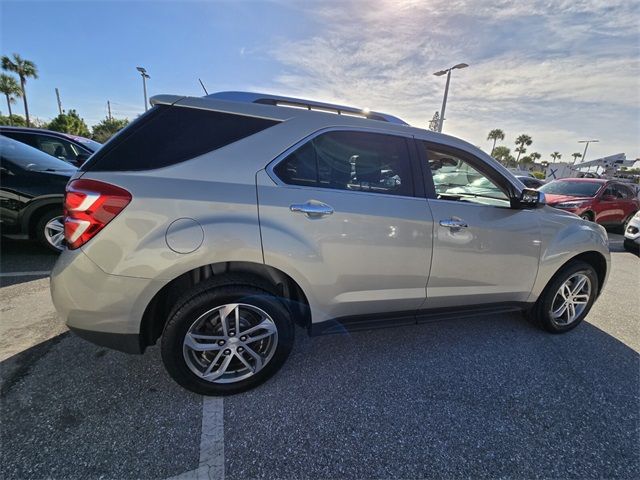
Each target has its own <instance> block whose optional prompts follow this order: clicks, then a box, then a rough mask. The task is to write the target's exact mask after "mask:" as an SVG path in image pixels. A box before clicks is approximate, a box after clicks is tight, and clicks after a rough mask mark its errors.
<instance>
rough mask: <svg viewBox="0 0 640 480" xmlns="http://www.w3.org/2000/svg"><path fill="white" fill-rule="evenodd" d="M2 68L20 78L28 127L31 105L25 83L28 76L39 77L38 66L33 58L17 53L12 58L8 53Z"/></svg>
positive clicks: (3, 59) (4, 57) (4, 56)
mask: <svg viewBox="0 0 640 480" xmlns="http://www.w3.org/2000/svg"><path fill="white" fill-rule="evenodd" d="M2 69H3V70H6V71H8V72H13V73H15V74H17V75H18V77H19V78H20V89H21V90H22V101H23V102H24V116H25V118H26V120H27V127H28V126H30V125H31V123H30V121H29V106H28V105H27V92H26V90H25V85H26V83H27V78H38V68H37V67H36V64H35V63H33V62H32V61H31V60H25V59H24V58H22V57H21V56H20V55H18V54H17V53H14V54H13V57H12V58H10V57H8V56H6V55H3V57H2Z"/></svg>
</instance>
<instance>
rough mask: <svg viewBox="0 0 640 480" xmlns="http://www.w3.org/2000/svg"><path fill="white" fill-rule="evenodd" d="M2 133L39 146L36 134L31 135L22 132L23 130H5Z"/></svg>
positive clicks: (33, 145) (36, 146)
mask: <svg viewBox="0 0 640 480" xmlns="http://www.w3.org/2000/svg"><path fill="white" fill-rule="evenodd" d="M2 135H4V136H5V137H9V138H13V139H14V140H17V141H19V142H22V143H25V144H27V145H30V146H32V147H35V148H38V143H37V142H36V137H35V135H30V134H28V133H22V132H14V131H11V130H5V131H3V132H2Z"/></svg>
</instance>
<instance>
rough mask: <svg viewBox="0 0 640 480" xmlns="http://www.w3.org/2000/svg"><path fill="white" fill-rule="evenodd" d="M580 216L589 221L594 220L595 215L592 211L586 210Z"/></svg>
mask: <svg viewBox="0 0 640 480" xmlns="http://www.w3.org/2000/svg"><path fill="white" fill-rule="evenodd" d="M580 218H581V219H583V220H586V221H588V222H593V221H594V215H593V213H591V212H584V213H583V214H582V215H580Z"/></svg>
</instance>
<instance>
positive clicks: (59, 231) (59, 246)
mask: <svg viewBox="0 0 640 480" xmlns="http://www.w3.org/2000/svg"><path fill="white" fill-rule="evenodd" d="M44 238H45V239H46V240H47V242H49V245H51V246H52V247H53V248H55V249H56V250H60V251H62V250H63V248H64V244H63V242H64V217H63V216H62V215H60V216H58V217H53V218H52V219H51V220H49V221H48V222H47V224H46V225H45V226H44Z"/></svg>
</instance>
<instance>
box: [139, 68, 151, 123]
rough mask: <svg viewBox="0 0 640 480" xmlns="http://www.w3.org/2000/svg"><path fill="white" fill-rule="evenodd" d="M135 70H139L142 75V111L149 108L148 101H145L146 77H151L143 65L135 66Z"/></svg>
mask: <svg viewBox="0 0 640 480" xmlns="http://www.w3.org/2000/svg"><path fill="white" fill-rule="evenodd" d="M136 70H138V71H139V72H140V75H141V76H142V89H143V90H144V111H145V112H146V111H147V110H148V109H149V103H148V102H147V78H151V77H150V76H149V75H148V74H147V71H146V70H145V69H144V68H143V67H136Z"/></svg>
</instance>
